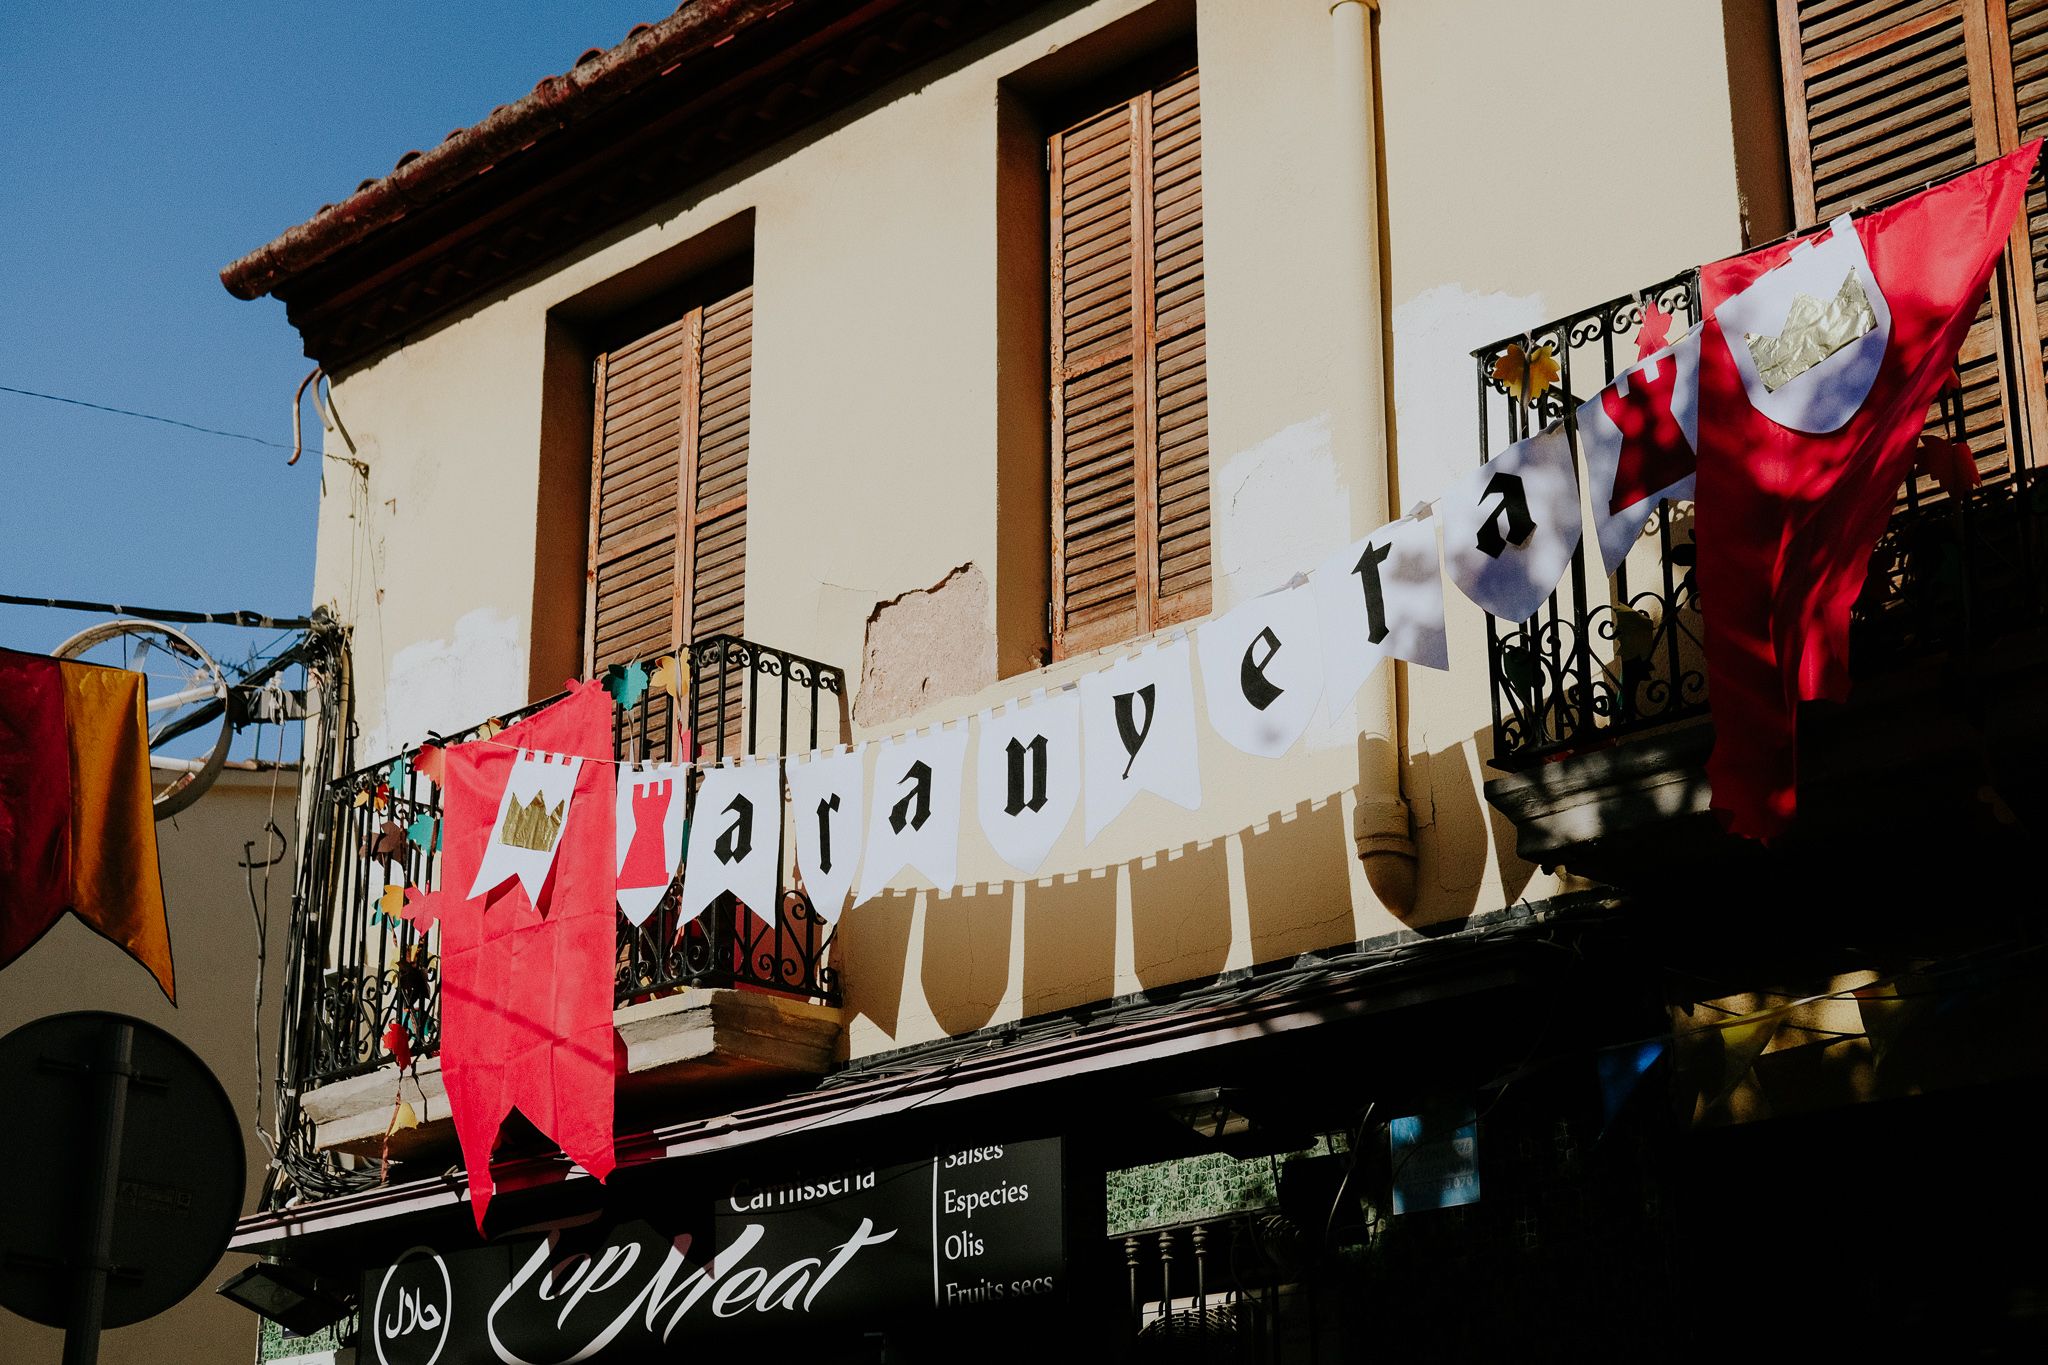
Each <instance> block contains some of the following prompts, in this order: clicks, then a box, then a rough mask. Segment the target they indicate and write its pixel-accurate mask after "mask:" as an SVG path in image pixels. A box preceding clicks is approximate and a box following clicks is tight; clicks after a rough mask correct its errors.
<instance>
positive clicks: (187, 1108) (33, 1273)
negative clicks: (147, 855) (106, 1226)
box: [0, 1011, 245, 1327]
mask: <svg viewBox="0 0 2048 1365" xmlns="http://www.w3.org/2000/svg"><path fill="white" fill-rule="evenodd" d="M0 1095H4V1096H6V1102H7V1109H8V1120H7V1122H6V1123H5V1124H0V1170H4V1171H8V1172H10V1173H11V1174H10V1176H9V1178H8V1179H6V1180H4V1181H0V1308H6V1309H9V1310H11V1311H13V1312H15V1313H18V1314H20V1315H21V1316H22V1317H25V1318H28V1319H30V1320H31V1321H34V1322H40V1323H46V1324H48V1325H49V1326H52V1327H62V1326H65V1325H66V1324H67V1323H68V1322H70V1321H71V1319H72V1314H73V1309H74V1305H75V1302H76V1299H77V1295H78V1293H79V1285H80V1277H81V1275H83V1274H87V1273H89V1272H90V1270H91V1261H92V1255H91V1252H92V1249H93V1247H94V1245H95V1242H96V1241H97V1240H98V1232H99V1229H98V1228H96V1227H95V1226H93V1211H94V1209H95V1208H96V1207H101V1208H102V1209H103V1210H104V1204H103V1203H102V1201H101V1199H100V1196H102V1195H103V1194H104V1196H105V1197H106V1199H107V1200H109V1201H110V1202H111V1206H112V1207H111V1220H112V1231H111V1236H110V1238H109V1239H108V1240H107V1242H106V1246H107V1248H108V1254H107V1256H106V1258H105V1262H104V1264H105V1266H106V1275H105V1279H104V1292H105V1300H104V1309H103V1311H102V1313H101V1315H100V1324H101V1325H102V1326H105V1327H120V1326H124V1325H126V1324H128V1323H131V1322H140V1321H141V1320H142V1319H144V1318H147V1317H152V1316H154V1315H155V1314H158V1313H161V1312H163V1311H164V1310H165V1309H166V1308H169V1307H170V1306H171V1305H172V1304H175V1303H177V1302H178V1301H179V1300H180V1299H182V1298H184V1297H185V1296H186V1295H187V1294H190V1293H191V1292H192V1291H193V1290H194V1289H196V1288H198V1287H199V1285H200V1284H201V1282H203V1281H204V1280H205V1279H206V1277H207V1275H208V1274H210V1273H211V1272H212V1270H213V1268H214V1267H215V1266H216V1265H218V1264H219V1263H220V1258H221V1255H222V1253H223V1252H225V1251H226V1250H227V1244H228V1237H229V1235H230V1234H231V1233H233V1231H234V1226H235V1219H236V1217H237V1216H238V1215H239V1214H240V1213H241V1211H242V1188H243V1187H242V1181H243V1176H244V1174H245V1172H244V1159H243V1151H242V1131H241V1125H240V1124H239V1123H238V1122H237V1121H236V1119H235V1112H234V1108H233V1106H232V1105H231V1104H230V1103H229V1102H228V1097H227V1092H226V1091H224V1090H222V1089H221V1085H220V1082H219V1081H218V1080H216V1079H215V1078H214V1075H213V1073H212V1072H211V1071H209V1070H208V1069H207V1067H206V1063H204V1062H202V1061H200V1060H199V1058H198V1057H197V1056H195V1055H194V1054H193V1052H192V1050H191V1049H190V1048H188V1047H186V1046H185V1045H184V1044H183V1043H181V1042H179V1041H178V1040H177V1039H176V1038H173V1037H172V1036H171V1035H170V1034H168V1033H166V1032H164V1031H163V1030H162V1029H160V1028H157V1027H156V1026H155V1025H153V1024H147V1023H144V1022H143V1021H142V1020H140V1019H133V1018H130V1017H128V1016H127V1015H121V1014H108V1013H102V1012H99V1011H85V1012H81V1013H77V1014H57V1015H51V1016H50V1017H49V1018H46V1019H38V1020H36V1021H35V1022H34V1023H31V1024H25V1025H23V1026H22V1027H21V1028H18V1029H16V1030H15V1031H14V1032H12V1033H10V1034H8V1035H7V1036H6V1037H5V1038H0ZM110 1117H113V1118H118V1122H117V1123H112V1124H110V1123H109V1119H110ZM109 1155H111V1156H112V1157H113V1160H112V1161H111V1162H108V1161H107V1160H105V1158H106V1157H107V1156H109ZM109 1166H111V1169H108V1167H109Z"/></svg>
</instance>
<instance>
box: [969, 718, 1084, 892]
mask: <svg viewBox="0 0 2048 1365" xmlns="http://www.w3.org/2000/svg"><path fill="white" fill-rule="evenodd" d="M975 788H976V794H977V796H978V797H979V802H978V805H979V808H980V811H981V829H982V832H983V833H984V834H986V835H988V842H989V845H990V846H991V847H992V848H994V849H995V851H996V852H997V853H998V854H1000V855H1001V857H1002V859H1003V861H1004V862H1006V863H1008V864H1009V865H1010V866H1011V867H1014V868H1016V869H1017V870H1018V871H1019V872H1022V873H1024V874H1025V875H1026V876H1030V875H1031V874H1032V873H1035V872H1037V871H1038V869H1039V868H1040V867H1041V866H1042V865H1043V864H1044V862H1045V855H1046V854H1048V853H1050V852H1052V846H1053V845H1054V844H1055V843H1057V842H1058V841H1059V837H1060V834H1061V833H1062V832H1063V831H1064V830H1065V829H1066V827H1067V822H1068V821H1069V820H1071V819H1073V818H1074V807H1075V806H1076V805H1078V804H1079V803H1080V800H1081V699H1080V698H1079V697H1078V696H1076V695H1074V694H1073V693H1071V692H1063V693H1061V694H1060V695H1058V696H1056V697H1047V696H1045V695H1044V694H1043V693H1036V694H1034V695H1033V696H1032V699H1031V704H1030V705H1029V706H1023V707H1020V706H1018V704H1017V703H1016V702H1014V701H1013V702H1011V703H1009V704H1008V705H1007V706H1005V707H1004V708H1003V709H1002V710H1001V711H1000V712H991V711H984V712H983V713H982V716H981V744H980V747H979V749H978V751H977V761H976V766H975Z"/></svg>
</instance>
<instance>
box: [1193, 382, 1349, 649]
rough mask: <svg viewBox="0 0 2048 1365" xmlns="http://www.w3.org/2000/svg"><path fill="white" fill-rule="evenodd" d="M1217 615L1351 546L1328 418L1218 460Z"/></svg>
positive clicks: (1276, 434) (1345, 491)
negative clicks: (1219, 582) (1220, 464)
mask: <svg viewBox="0 0 2048 1365" xmlns="http://www.w3.org/2000/svg"><path fill="white" fill-rule="evenodd" d="M1210 506H1211V508H1212V509H1213V512H1214V516H1215V525H1216V576H1217V577H1218V578H1219V579H1220V580H1222V582H1223V583H1225V584H1227V585H1228V588H1229V591H1227V592H1220V593H1218V594H1217V595H1216V612H1217V614H1218V615H1221V614H1222V613H1224V612H1226V611H1228V610H1229V609H1230V608H1232V607H1234V606H1236V605H1237V604H1238V603H1239V602H1242V601H1244V600H1245V599H1246V598H1249V597H1256V596H1257V595H1258V594H1260V593H1262V592H1268V591H1271V590H1272V589H1274V588H1277V587H1279V586H1280V585H1281V584H1283V583H1285V582H1286V581H1287V580H1288V579H1290V578H1292V577H1293V576H1294V575H1295V574H1297V573H1299V572H1301V571H1302V570H1304V569H1306V568H1308V567H1309V566H1310V565H1313V564H1315V563H1316V562H1318V561H1319V560H1321V559H1322V558H1323V556H1325V555H1327V554H1330V553H1332V552H1333V551H1335V550H1336V549H1337V548H1338V547H1339V546H1342V545H1345V544H1348V543H1349V542H1350V540H1351V494H1350V492H1349V490H1348V489H1346V487H1345V486H1344V483H1343V482H1342V480H1340V479H1339V478H1338V477H1337V463H1336V460H1335V458H1334V457H1333V456H1332V455H1331V454H1330V419H1329V417H1328V416H1326V415H1325V416H1319V417H1312V418H1310V419H1309V420H1308V421H1305V422H1296V423H1295V424H1294V425H1293V426H1291V427H1287V428H1285V429H1284V430H1281V431H1276V432H1274V433H1273V434H1272V435H1271V436H1268V437H1267V438H1266V439H1265V440H1263V441H1261V442H1259V443H1258V444H1257V445H1255V446H1253V447H1252V448H1251V449H1249V450H1246V451H1243V452H1241V453H1239V454H1236V455H1233V456H1231V457H1230V458H1229V459H1228V460H1226V461H1224V464H1223V469H1222V473H1221V475H1220V477H1219V478H1218V479H1217V482H1216V489H1215V492H1214V494H1213V495H1212V497H1211V501H1210Z"/></svg>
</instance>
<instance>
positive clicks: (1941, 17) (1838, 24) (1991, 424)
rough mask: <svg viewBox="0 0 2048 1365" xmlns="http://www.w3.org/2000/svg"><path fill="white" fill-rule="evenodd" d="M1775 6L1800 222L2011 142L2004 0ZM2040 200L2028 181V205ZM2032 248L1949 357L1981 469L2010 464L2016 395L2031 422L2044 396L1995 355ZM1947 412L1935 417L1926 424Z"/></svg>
mask: <svg viewBox="0 0 2048 1365" xmlns="http://www.w3.org/2000/svg"><path fill="white" fill-rule="evenodd" d="M2041 8H2042V5H2040V4H2032V3H2025V2H2024V0H2012V3H2011V5H2010V10H2011V13H2012V14H2013V16H2015V18H2016V19H2018V17H2019V16H2020V14H2021V11H2028V12H2030V13H2029V17H2028V20H2027V23H2029V24H2031V25H2032V26H2034V27H2038V20H2035V19H2033V18H2032V15H2031V12H2032V11H2037V10H2039V9H2041ZM1778 14H1779V39H1780V44H1781V47H1782V49H1783V52H1784V57H1785V105H1786V128H1787V132H1788V134H1789V137H1790V143H1791V147H1790V150H1791V160H1792V182H1793V195H1794V200H1795V203H1796V205H1797V209H1798V214H1799V220H1800V223H1801V224H1802V225H1812V224H1819V223H1824V222H1827V221H1829V220H1830V219H1832V218H1834V217H1835V216H1836V215H1837V214H1840V213H1843V212H1845V211H1847V210H1850V209H1855V208H1861V207H1866V206H1869V205H1874V204H1877V203H1879V202H1881V201H1884V200H1887V199H1892V198H1895V197H1897V196H1899V195H1903V194H1907V193H1910V192H1911V191H1914V190H1917V189H1919V188H1921V187H1922V186H1924V185H1926V184H1927V183H1928V182H1930V181H1933V180H1938V179H1941V178H1943V177H1945V176H1949V175H1953V174H1955V173H1956V172H1958V171H1962V170H1967V169H1969V168H1970V167H1971V166H1974V165H1976V164H1978V163H1979V162H1982V161H1987V160H1990V159H1991V158H1993V157H1996V156H1998V155H1999V154H2000V153H2001V152H2003V151H2009V150H2011V149H2012V148H2013V147H2014V146H2016V145H2017V142H2016V140H2015V135H2014V121H2013V113H2012V108H2013V68H2012V65H2011V58H2010V56H2009V52H2008V47H2007V41H2006V27H2007V23H2006V21H2007V6H2006V4H2005V3H2004V0H1778ZM2023 26H2024V25H2023ZM2037 45H2038V44H2037ZM2039 197H2040V192H2039V189H2038V188H2036V190H2035V192H2034V195H2033V197H2032V198H2031V199H2030V201H2029V202H2030V206H2033V207H2034V208H2035V209H2036V211H2038V206H2039ZM2030 255H2031V253H2030V252H2029V251H2027V250H2026V249H2024V246H2023V248H2022V250H2021V251H2020V252H2018V253H2017V254H2015V255H2010V256H2009V257H2008V260H2009V261H2010V262H2013V263H2016V264H2017V265H2018V267H2019V269H2018V271H2017V272H2016V273H2014V272H2009V273H2013V274H2014V277H2013V278H2012V279H2010V280H2008V281H2006V282H2005V283H2004V284H2003V285H2002V286H1998V287H1994V289H1993V292H1992V295H1991V297H1990V298H1988V299H1987V300H1986V301H1985V303H1984V305H1983V307H1982V308H1981V309H1980V310H1979V313H1978V317H1977V322H1976V325H1975V326H1974V327H1973V328H1972V329H1971V331H1970V335H1969V337H1968V339H1967V340H1966V341H1965V342H1964V343H1963V350H1962V355H1961V358H1960V361H1959V366H1958V368H1959V377H1960V381H1961V386H1962V401H1963V428H1964V435H1965V437H1966V439H1967V440H1968V441H1969V442H1970V447H1971V450H1972V451H1973V452H1974V453H1975V455H1976V457H1977V464H1978V467H1979V469H1981V470H1982V471H1983V472H1984V474H1985V476H1986V477H1987V478H1988V477H1996V476H1997V475H1999V474H2002V473H2004V472H2005V471H2007V470H2008V469H2010V468H2011V467H2012V451H2011V449H2010V445H2011V442H2010V436H2009V433H2008V427H2009V426H2010V425H2011V423H2010V421H2009V418H2010V415H2011V413H2012V408H2013V403H2014V400H2015V398H2017V399H2018V400H2019V402H2020V404H2021V406H2022V407H2023V408H2024V409H2025V410H2026V413H2025V415H2027V417H2028V420H2029V423H2030V424H2031V423H2032V422H2033V420H2034V419H2033V418H2032V416H2031V414H2032V413H2033V412H2034V411H2036V410H2037V409H2038V406H2039V404H2040V401H2041V397H2040V389H2041V370H2040V367H2039V366H2038V365H2035V366H2033V367H2030V368H2028V369H2026V370H2025V371H2024V378H2023V380H2022V382H2023V384H2024V386H2025V388H2026V389H2027V390H2028V391H2027V392H2025V393H2022V394H2018V395H2015V394H2013V393H2011V392H2009V390H2008V381H2007V375H2008V374H2009V373H2013V372H2014V371H2013V370H2012V367H2010V366H2009V365H2008V364H2007V362H2006V357H2005V354H2004V348H2005V345H2006V341H2005V335H2004V333H2005V327H2004V325H2003V313H2002V309H2003V308H2004V307H2006V306H2009V305H2008V302H2007V300H2008V299H2009V298H2011V297H2013V296H2014V295H2015V293H2016V294H2017V295H2019V296H2026V297H2031V296H2032V295H2033V293H2034V285H2033V282H2032V278H2031V277H2032V275H2033V269H2032V261H2031V259H2030ZM2022 277H2023V278H2022ZM2001 290H2004V291H2005V292H2004V293H2002V292H2001ZM2024 311H2025V314H2026V316H2024V317H2019V316H2015V318H2014V321H2015V323H2017V324H2018V325H2019V328H2020V330H2021V332H2022V343H2023V345H2024V344H2027V343H2028V342H2029V341H2031V344H2030V345H2028V347H2027V348H2028V349H2029V350H2030V351H2032V352H2033V353H2034V354H2037V355H2038V354H2039V342H2038V336H2039V324H2038V317H2037V315H2038V305H2036V307H2032V308H2027V309H2025V310H2024ZM1942 421H1943V418H1942V417H1941V416H1940V415H1939V414H1937V415H1936V416H1935V417H1934V418H1933V419H1932V422H1931V423H1930V425H1939V424H1941V423H1942Z"/></svg>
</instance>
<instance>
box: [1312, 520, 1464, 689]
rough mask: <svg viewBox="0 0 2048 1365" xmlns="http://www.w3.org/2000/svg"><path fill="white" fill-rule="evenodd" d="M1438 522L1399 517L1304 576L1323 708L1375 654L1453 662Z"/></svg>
mask: <svg viewBox="0 0 2048 1365" xmlns="http://www.w3.org/2000/svg"><path fill="white" fill-rule="evenodd" d="M1436 527H1437V523H1436V520H1435V519H1434V518H1431V517H1422V518H1415V517H1403V518H1402V519H1401V520H1399V521H1394V522H1389V523H1388V524H1387V525H1385V526H1382V527H1380V529H1379V530H1377V531H1374V532H1373V533H1372V534H1371V535H1369V536H1367V537H1366V538H1365V539H1363V540H1360V541H1355V542H1353V543H1352V544H1350V545H1347V546H1345V547H1344V548H1343V549H1342V550H1339V551H1338V552H1337V553H1336V554H1334V555H1332V556H1330V557H1329V558H1328V559H1326V560H1324V561H1323V563H1322V564H1321V566H1320V567H1318V568H1317V569H1316V571H1315V573H1314V574H1312V575H1310V577H1309V580H1308V582H1309V591H1310V593H1311V594H1313V596H1314V599H1315V604H1316V621H1317V626H1318V629H1319V630H1320V631H1321V633H1322V653H1323V675H1324V684H1323V708H1324V711H1325V712H1326V713H1327V714H1328V715H1330V716H1332V717H1335V716H1336V715H1337V714H1338V713H1339V712H1340V711H1342V710H1343V709H1344V708H1345V707H1346V706H1348V705H1350V703H1351V699H1352V698H1353V697H1354V696H1356V695H1357V694H1358V689H1359V687H1360V685H1361V684H1363V683H1364V682H1365V680H1366V678H1367V677H1368V676H1369V675H1370V674H1371V673H1372V671H1373V669H1374V668H1376V667H1377V666H1378V665H1379V661H1380V660H1381V659H1385V658H1391V659H1405V660H1407V661H1408V662H1409V663H1416V664H1424V665H1426V666H1428V667H1430V668H1449V667H1450V666H1451V658H1450V647H1449V644H1448V642H1447V641H1446V638H1445V635H1444V575H1443V564H1442V561H1441V559H1440V558H1439V557H1438V555H1437V547H1436Z"/></svg>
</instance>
